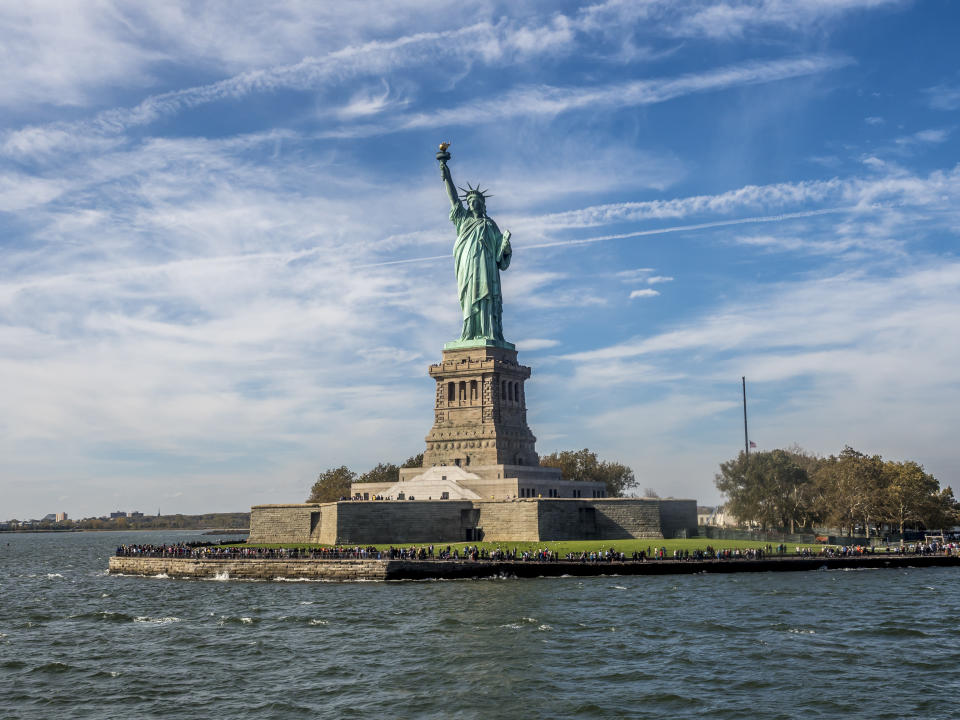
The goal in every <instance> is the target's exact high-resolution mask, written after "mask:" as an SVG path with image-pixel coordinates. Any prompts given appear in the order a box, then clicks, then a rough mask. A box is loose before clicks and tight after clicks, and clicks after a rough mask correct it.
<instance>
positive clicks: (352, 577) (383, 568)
mask: <svg viewBox="0 0 960 720" xmlns="http://www.w3.org/2000/svg"><path fill="white" fill-rule="evenodd" d="M907 567H960V556H957V555H863V556H860V557H835V558H821V557H812V558H802V557H785V558H765V559H763V560H745V559H741V560H651V561H648V562H635V561H626V562H597V563H593V562H579V561H566V560H561V561H557V562H523V561H519V560H518V561H505V562H498V561H490V560H481V561H477V562H473V561H468V560H459V561H458V560H346V559H345V560H314V559H304V560H289V559H234V560H210V559H202V560H201V559H193V558H157V557H111V558H110V568H109V569H110V572H111V573H113V574H123V575H161V574H162V575H168V576H170V577H178V578H197V579H212V578H223V579H227V578H229V579H232V580H233V579H236V580H293V579H300V578H303V579H308V580H329V581H334V582H351V581H360V580H435V579H450V580H452V579H461V578H482V577H498V576H506V577H521V578H532V577H560V576H563V575H567V576H575V577H590V576H597V575H676V574H681V575H691V574H696V573H737V572H785V571H793V572H796V571H810V570H821V569H824V570H854V569H864V568H877V569H879V568H907Z"/></svg>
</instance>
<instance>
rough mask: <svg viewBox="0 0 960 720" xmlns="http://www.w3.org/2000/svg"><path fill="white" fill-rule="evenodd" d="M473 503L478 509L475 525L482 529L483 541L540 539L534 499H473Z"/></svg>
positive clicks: (534, 540) (531, 540) (533, 540)
mask: <svg viewBox="0 0 960 720" xmlns="http://www.w3.org/2000/svg"><path fill="white" fill-rule="evenodd" d="M473 504H474V506H475V507H477V508H478V509H479V510H480V513H479V518H478V519H477V527H479V528H481V529H482V530H483V540H484V541H486V542H504V541H514V542H537V541H538V540H540V528H539V522H538V519H537V501H536V500H508V501H506V502H495V501H486V502H484V501H474V503H473Z"/></svg>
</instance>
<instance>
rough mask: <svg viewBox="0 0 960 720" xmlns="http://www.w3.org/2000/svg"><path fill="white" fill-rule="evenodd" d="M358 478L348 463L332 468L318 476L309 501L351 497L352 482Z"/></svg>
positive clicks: (329, 500)
mask: <svg viewBox="0 0 960 720" xmlns="http://www.w3.org/2000/svg"><path fill="white" fill-rule="evenodd" d="M356 479H357V474H356V473H355V472H353V471H352V470H351V469H350V468H348V467H347V466H346V465H341V466H340V467H338V468H330V469H329V470H325V471H324V472H322V473H320V475H318V476H317V481H316V482H315V483H314V484H313V487H312V488H311V489H310V497H308V498H307V502H308V503H323V502H334V501H336V500H339V499H340V498H344V497H350V483H352V482H354V481H355V480H356Z"/></svg>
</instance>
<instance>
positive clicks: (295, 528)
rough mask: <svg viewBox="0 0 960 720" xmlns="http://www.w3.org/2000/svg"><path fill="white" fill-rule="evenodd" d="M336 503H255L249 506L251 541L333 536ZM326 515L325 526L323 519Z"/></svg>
mask: <svg viewBox="0 0 960 720" xmlns="http://www.w3.org/2000/svg"><path fill="white" fill-rule="evenodd" d="M336 513H337V504H336V503H325V504H323V505H316V504H310V505H307V504H304V503H297V504H287V505H254V506H253V507H252V508H250V536H249V538H248V540H247V542H251V543H280V542H285V543H310V542H314V543H321V542H328V543H331V544H333V543H334V542H335V539H336V528H337V522H336ZM324 514H325V515H326V516H327V523H326V529H327V530H328V532H327V533H325V534H324V533H323V530H324V527H323V525H324V524H323V522H322V518H323V515H324Z"/></svg>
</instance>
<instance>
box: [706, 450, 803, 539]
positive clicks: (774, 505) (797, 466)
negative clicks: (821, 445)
mask: <svg viewBox="0 0 960 720" xmlns="http://www.w3.org/2000/svg"><path fill="white" fill-rule="evenodd" d="M805 457H809V456H806V455H803V456H801V455H800V454H799V453H798V452H796V451H788V450H779V449H778V450H771V451H769V452H757V453H754V454H753V455H750V456H749V457H747V455H746V454H745V453H740V454H739V455H738V456H737V457H736V458H735V459H733V460H728V461H727V462H725V463H721V465H720V472H719V473H718V474H717V476H716V478H715V483H716V486H717V489H718V490H720V491H721V492H722V493H724V494H725V495H726V496H727V498H728V502H727V506H726V507H727V511H728V512H729V513H730V514H731V515H734V516H735V517H738V518H740V519H741V520H748V521H751V522H756V523H759V524H760V526H761V527H762V528H763V529H764V530H766V529H768V528H782V529H789V530H790V532H794V530H795V529H796V526H797V525H800V526H801V527H803V526H806V525H808V524H809V523H810V522H811V520H812V518H813V515H814V513H813V504H814V503H813V501H814V497H815V493H814V492H813V484H812V483H811V481H810V476H809V474H808V472H807V470H806V469H805V468H804V467H803V465H802V464H801V462H802V461H803V458H805ZM804 462H805V461H804Z"/></svg>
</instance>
